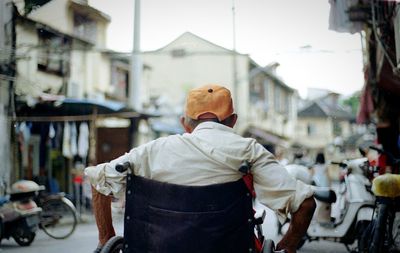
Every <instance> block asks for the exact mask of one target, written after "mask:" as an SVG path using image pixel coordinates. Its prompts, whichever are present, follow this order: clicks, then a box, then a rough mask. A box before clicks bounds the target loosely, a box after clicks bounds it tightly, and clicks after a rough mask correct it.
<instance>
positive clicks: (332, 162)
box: [331, 161, 347, 168]
mask: <svg viewBox="0 0 400 253" xmlns="http://www.w3.org/2000/svg"><path fill="white" fill-rule="evenodd" d="M331 164H335V165H339V167H342V168H346V167H347V164H345V163H343V162H334V161H331Z"/></svg>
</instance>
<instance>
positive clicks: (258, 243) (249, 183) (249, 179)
mask: <svg viewBox="0 0 400 253" xmlns="http://www.w3.org/2000/svg"><path fill="white" fill-rule="evenodd" d="M243 181H244V183H245V184H246V187H247V189H248V190H249V192H250V193H251V196H252V197H253V199H254V198H256V192H255V190H254V185H253V175H252V174H251V173H250V172H249V171H248V172H247V173H246V174H245V175H244V176H243ZM253 211H254V213H256V211H255V210H253ZM257 226H261V225H260V224H259V225H257ZM263 244H264V236H261V238H260V236H258V237H257V236H256V235H254V247H255V249H256V253H261V252H262V251H263V246H264V245H263Z"/></svg>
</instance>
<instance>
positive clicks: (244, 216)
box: [101, 162, 286, 253]
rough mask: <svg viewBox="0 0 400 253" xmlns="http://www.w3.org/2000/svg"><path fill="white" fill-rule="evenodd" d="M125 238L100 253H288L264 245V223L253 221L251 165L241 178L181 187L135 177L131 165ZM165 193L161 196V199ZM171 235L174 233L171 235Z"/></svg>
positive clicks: (245, 167) (112, 240)
mask: <svg viewBox="0 0 400 253" xmlns="http://www.w3.org/2000/svg"><path fill="white" fill-rule="evenodd" d="M116 170H117V171H118V172H124V171H127V170H128V174H127V186H126V204H125V218H124V237H122V236H114V237H112V238H110V239H109V240H108V241H107V243H106V244H105V245H104V246H103V248H102V250H101V253H119V252H125V253H137V252H159V253H164V252H173V253H181V252H182V253H183V252H185V253H186V252H190V253H196V252H198V253H202V252H203V253H214V252H215V253H217V252H218V253H222V252H227V253H244V252H254V253H284V252H286V251H284V250H282V251H275V244H274V242H273V241H272V240H270V239H268V240H266V239H265V238H264V236H263V233H262V228H261V225H262V223H263V221H264V217H265V211H264V213H263V214H262V216H261V217H258V218H256V217H254V214H255V211H254V210H253V207H252V203H253V199H254V197H255V192H254V188H253V182H252V175H251V174H250V165H249V164H248V163H244V164H243V165H242V166H241V167H240V169H239V170H240V171H241V172H242V173H243V174H244V176H243V178H242V179H240V180H238V181H236V182H229V183H223V184H214V185H208V186H182V185H176V184H170V183H164V182H158V181H155V180H151V179H146V178H143V177H139V176H135V175H133V174H132V173H131V171H132V170H131V165H130V163H129V162H126V163H124V164H118V165H117V166H116ZM160 193H162V194H160ZM171 231H173V233H171Z"/></svg>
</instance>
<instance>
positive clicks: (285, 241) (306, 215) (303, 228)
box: [277, 197, 316, 253]
mask: <svg viewBox="0 0 400 253" xmlns="http://www.w3.org/2000/svg"><path fill="white" fill-rule="evenodd" d="M315 207H316V203H315V200H314V198H313V197H310V198H307V199H305V200H304V201H303V203H301V205H300V207H299V209H298V210H297V211H296V212H295V213H292V215H291V216H292V217H291V220H290V225H289V229H288V231H287V233H286V234H285V235H284V236H283V238H282V240H281V241H280V242H279V243H278V245H277V249H278V250H282V249H285V250H286V251H287V252H288V253H294V252H296V249H297V245H298V244H299V242H300V240H301V239H302V238H303V236H304V235H305V234H306V232H307V229H308V226H309V225H310V222H311V219H312V217H313V214H314V210H315Z"/></svg>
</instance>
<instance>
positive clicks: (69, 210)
mask: <svg viewBox="0 0 400 253" xmlns="http://www.w3.org/2000/svg"><path fill="white" fill-rule="evenodd" d="M77 223H78V219H77V217H76V212H75V210H74V208H73V207H71V206H70V205H68V204H67V203H66V202H65V201H64V200H63V199H50V200H47V201H45V202H44V203H43V205H42V213H41V217H40V228H41V229H43V231H44V232H45V233H46V234H47V235H48V236H50V237H52V238H54V239H65V238H67V237H68V236H70V235H71V234H72V233H73V232H74V230H75V228H76V225H77Z"/></svg>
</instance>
